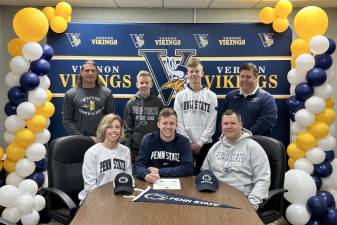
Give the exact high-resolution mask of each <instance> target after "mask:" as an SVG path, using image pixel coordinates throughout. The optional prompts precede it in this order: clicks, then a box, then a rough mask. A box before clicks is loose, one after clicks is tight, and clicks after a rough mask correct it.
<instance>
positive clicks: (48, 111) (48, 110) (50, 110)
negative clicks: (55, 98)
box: [36, 102, 55, 118]
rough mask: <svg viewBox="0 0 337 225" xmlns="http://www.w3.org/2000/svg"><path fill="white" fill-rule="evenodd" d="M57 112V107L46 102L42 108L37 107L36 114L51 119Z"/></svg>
mask: <svg viewBox="0 0 337 225" xmlns="http://www.w3.org/2000/svg"><path fill="white" fill-rule="evenodd" d="M54 112H55V106H54V105H53V103H51V102H46V103H44V104H43V105H41V106H38V107H36V114H41V115H42V116H44V117H46V118H50V117H51V116H52V115H53V114H54Z"/></svg>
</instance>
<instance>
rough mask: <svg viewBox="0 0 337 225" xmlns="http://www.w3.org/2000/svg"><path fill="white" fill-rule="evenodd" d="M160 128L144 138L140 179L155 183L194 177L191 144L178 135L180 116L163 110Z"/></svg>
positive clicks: (137, 162)
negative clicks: (174, 178) (176, 178)
mask: <svg viewBox="0 0 337 225" xmlns="http://www.w3.org/2000/svg"><path fill="white" fill-rule="evenodd" d="M157 126H158V128H159V132H153V133H150V134H147V135H146V136H144V139H143V142H142V144H141V146H140V149H139V154H138V159H137V161H136V165H135V171H136V176H137V177H138V178H140V179H143V180H145V181H146V182H148V183H154V182H156V181H157V180H158V179H160V177H181V176H190V175H192V172H193V167H192V150H191V144H190V142H189V140H188V139H187V138H186V137H184V136H182V135H180V134H178V133H177V132H176V129H177V114H176V112H175V111H174V110H173V109H171V108H164V109H163V110H161V111H160V113H159V117H158V122H157Z"/></svg>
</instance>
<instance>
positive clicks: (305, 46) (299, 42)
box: [290, 38, 310, 58]
mask: <svg viewBox="0 0 337 225" xmlns="http://www.w3.org/2000/svg"><path fill="white" fill-rule="evenodd" d="M290 50H291V52H292V53H293V55H296V56H298V55H301V54H303V53H308V52H309V51H310V50H309V43H308V41H306V40H303V39H301V38H298V39H296V40H294V41H293V42H292V43H291V45H290ZM295 58H296V57H295Z"/></svg>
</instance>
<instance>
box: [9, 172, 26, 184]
mask: <svg viewBox="0 0 337 225" xmlns="http://www.w3.org/2000/svg"><path fill="white" fill-rule="evenodd" d="M23 180H24V178H23V177H20V176H19V175H18V174H17V173H16V172H11V173H10V174H8V175H7V177H6V184H8V185H13V186H15V187H19V184H20V183H21V182H22V181H23Z"/></svg>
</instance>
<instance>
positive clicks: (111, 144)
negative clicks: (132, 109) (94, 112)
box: [78, 114, 132, 201]
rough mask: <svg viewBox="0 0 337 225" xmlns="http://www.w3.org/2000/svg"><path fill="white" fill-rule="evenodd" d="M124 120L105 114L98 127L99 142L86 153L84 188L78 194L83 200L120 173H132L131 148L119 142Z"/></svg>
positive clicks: (114, 115)
mask: <svg viewBox="0 0 337 225" xmlns="http://www.w3.org/2000/svg"><path fill="white" fill-rule="evenodd" d="M122 134H123V122H122V120H121V118H120V117H119V116H118V115H116V114H108V115H106V116H104V117H103V118H102V120H101V122H100V123H99V125H98V128H97V139H98V143H97V144H95V145H93V146H92V147H91V148H89V149H88V151H87V152H86V153H85V155H84V161H83V167H82V176H83V180H84V189H83V190H82V191H81V192H80V193H79V194H78V198H79V199H80V200H81V201H82V200H83V199H84V198H85V197H86V196H87V194H88V193H89V192H90V191H92V190H94V189H95V188H97V187H99V186H101V185H103V184H106V183H108V182H111V181H113V180H114V178H115V176H116V175H117V174H118V173H121V172H126V173H129V174H131V173H132V166H131V160H130V150H129V148H128V147H126V146H125V145H122V144H120V143H119V141H120V139H121V136H122Z"/></svg>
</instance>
